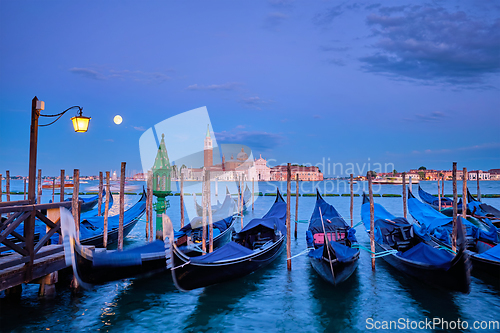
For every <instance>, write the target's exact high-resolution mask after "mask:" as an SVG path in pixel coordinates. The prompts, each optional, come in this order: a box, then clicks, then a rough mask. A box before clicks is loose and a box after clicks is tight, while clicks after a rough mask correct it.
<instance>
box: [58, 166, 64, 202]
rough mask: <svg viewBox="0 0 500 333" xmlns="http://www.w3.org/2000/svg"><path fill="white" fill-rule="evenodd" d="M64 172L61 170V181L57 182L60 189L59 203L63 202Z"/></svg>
mask: <svg viewBox="0 0 500 333" xmlns="http://www.w3.org/2000/svg"><path fill="white" fill-rule="evenodd" d="M64 177H65V176H64V170H61V179H60V182H59V188H60V191H59V201H60V202H63V201H64Z"/></svg>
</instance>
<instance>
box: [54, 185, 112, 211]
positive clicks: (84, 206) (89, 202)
mask: <svg viewBox="0 0 500 333" xmlns="http://www.w3.org/2000/svg"><path fill="white" fill-rule="evenodd" d="M102 192H103V193H102V197H103V198H104V196H105V194H106V190H103V191H102ZM110 194H111V193H110ZM71 200H72V199H71V198H68V199H66V200H64V201H71ZM78 200H79V201H82V203H81V205H80V212H82V213H83V212H88V211H89V210H92V209H93V208H94V207H95V205H97V203H98V201H99V195H98V194H97V195H94V196H92V197H90V198H82V197H78Z"/></svg>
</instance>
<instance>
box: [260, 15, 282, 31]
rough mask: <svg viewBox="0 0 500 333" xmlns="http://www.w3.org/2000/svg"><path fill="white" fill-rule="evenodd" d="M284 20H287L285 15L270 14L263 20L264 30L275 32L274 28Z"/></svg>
mask: <svg viewBox="0 0 500 333" xmlns="http://www.w3.org/2000/svg"><path fill="white" fill-rule="evenodd" d="M286 19H288V15H286V14H283V13H280V12H275V13H270V14H268V15H267V16H266V18H265V19H264V28H265V29H268V30H276V28H277V27H278V26H279V25H281V24H282V23H283V22H284V21H285V20H286Z"/></svg>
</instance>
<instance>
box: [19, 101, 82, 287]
mask: <svg viewBox="0 0 500 333" xmlns="http://www.w3.org/2000/svg"><path fill="white" fill-rule="evenodd" d="M76 108H77V109H78V110H79V115H77V116H76V117H74V118H76V120H73V119H74V118H72V120H73V125H74V126H75V122H76V123H77V124H78V127H76V126H75V127H74V128H75V131H76V132H86V131H87V129H88V125H89V121H90V118H89V117H83V116H82V108H81V107H79V106H72V107H70V108H68V109H66V110H64V111H63V112H61V113H58V114H55V115H43V114H41V113H40V111H43V110H44V109H45V102H43V101H40V100H38V98H37V97H36V96H35V97H34V98H33V100H32V101H31V129H30V161H29V173H28V181H29V184H28V201H29V203H30V204H32V205H33V204H35V201H36V181H35V179H36V155H37V144H38V127H39V126H40V127H42V126H49V125H52V124H53V123H55V122H56V121H58V120H59V118H61V117H62V116H63V115H64V114H65V113H66V112H68V111H69V110H72V109H76ZM40 117H57V118H56V120H54V121H53V122H51V123H48V124H44V125H39V124H38V118H40ZM81 118H86V119H87V120H84V119H83V120H79V119H81ZM85 124H86V125H85ZM80 126H81V127H80ZM85 126H86V127H85ZM61 181H62V180H61ZM35 218H36V210H34V209H33V210H32V211H31V216H30V217H29V218H28V219H27V220H26V221H25V223H24V237H25V239H26V241H25V244H26V245H25V249H26V250H27V252H28V255H29V257H30V260H29V262H27V263H26V265H27V267H26V275H25V282H28V281H31V279H32V265H33V261H34V260H35V252H34V238H35Z"/></svg>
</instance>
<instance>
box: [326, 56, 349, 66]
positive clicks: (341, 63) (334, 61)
mask: <svg viewBox="0 0 500 333" xmlns="http://www.w3.org/2000/svg"><path fill="white" fill-rule="evenodd" d="M326 62H328V63H329V64H332V65H337V66H341V67H342V66H345V61H344V60H342V59H340V58H331V59H328V60H327V61H326Z"/></svg>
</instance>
